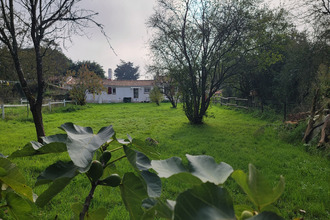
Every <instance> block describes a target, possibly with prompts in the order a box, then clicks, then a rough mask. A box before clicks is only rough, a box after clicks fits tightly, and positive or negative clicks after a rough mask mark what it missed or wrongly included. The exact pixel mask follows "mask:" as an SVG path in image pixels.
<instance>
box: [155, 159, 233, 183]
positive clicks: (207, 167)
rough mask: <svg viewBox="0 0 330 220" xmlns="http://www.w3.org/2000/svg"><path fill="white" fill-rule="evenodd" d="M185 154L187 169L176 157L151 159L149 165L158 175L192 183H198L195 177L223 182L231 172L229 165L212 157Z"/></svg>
mask: <svg viewBox="0 0 330 220" xmlns="http://www.w3.org/2000/svg"><path fill="white" fill-rule="evenodd" d="M186 156H187V159H188V161H189V165H190V166H189V168H190V169H189V170H188V169H186V168H185V166H184V165H183V164H182V160H181V158H178V157H172V158H169V159H167V160H152V161H151V167H152V169H154V170H155V171H156V172H157V173H158V175H159V177H163V178H172V179H177V180H179V181H184V182H187V183H192V184H200V181H199V180H196V177H197V178H198V179H200V180H201V181H202V182H213V183H215V184H217V185H218V184H223V183H224V182H225V181H226V180H227V178H228V177H229V176H230V174H231V173H232V172H233V168H232V167H231V166H230V165H228V164H226V163H223V162H222V163H220V164H217V163H216V162H215V161H214V159H213V157H210V156H205V155H201V156H192V155H189V154H187V155H186Z"/></svg>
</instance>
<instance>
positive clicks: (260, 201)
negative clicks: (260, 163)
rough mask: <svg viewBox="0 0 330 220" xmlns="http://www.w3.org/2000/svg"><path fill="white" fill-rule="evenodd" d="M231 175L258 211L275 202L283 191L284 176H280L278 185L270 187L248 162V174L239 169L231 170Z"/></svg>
mask: <svg viewBox="0 0 330 220" xmlns="http://www.w3.org/2000/svg"><path fill="white" fill-rule="evenodd" d="M232 177H233V179H234V180H235V181H236V182H237V184H238V185H240V187H241V188H242V189H243V191H244V192H245V193H246V194H247V195H248V197H249V198H250V200H251V201H252V202H253V203H254V204H255V205H256V206H257V208H258V210H259V211H260V210H262V208H263V207H266V206H268V205H270V204H271V203H273V202H275V201H276V200H277V199H278V198H279V197H280V196H281V194H282V193H283V191H284V185H285V183H284V177H282V176H280V181H279V183H278V185H277V186H276V187H274V188H272V187H271V185H270V184H269V182H268V181H267V180H266V179H265V178H264V177H263V176H262V175H261V174H260V173H259V172H258V170H257V169H256V168H255V167H254V166H253V165H252V164H249V176H247V175H246V174H245V173H244V172H243V171H241V170H236V171H235V172H233V174H232Z"/></svg>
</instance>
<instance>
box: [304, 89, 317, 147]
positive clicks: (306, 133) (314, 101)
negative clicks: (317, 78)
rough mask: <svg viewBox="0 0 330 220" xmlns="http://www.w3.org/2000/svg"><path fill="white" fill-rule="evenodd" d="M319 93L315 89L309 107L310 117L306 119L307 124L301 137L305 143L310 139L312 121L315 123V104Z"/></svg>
mask: <svg viewBox="0 0 330 220" xmlns="http://www.w3.org/2000/svg"><path fill="white" fill-rule="evenodd" d="M319 93H320V89H316V91H315V95H314V98H313V104H312V109H311V115H310V117H311V118H310V119H309V121H308V125H307V128H306V131H305V135H304V137H303V139H302V141H303V142H305V143H307V142H309V141H310V137H311V134H312V131H313V130H314V128H313V126H314V123H315V121H314V117H315V112H316V105H317V101H318V96H319Z"/></svg>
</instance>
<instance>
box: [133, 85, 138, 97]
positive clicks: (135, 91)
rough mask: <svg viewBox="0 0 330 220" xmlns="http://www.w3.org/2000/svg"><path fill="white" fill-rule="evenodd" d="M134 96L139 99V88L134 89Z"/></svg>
mask: <svg viewBox="0 0 330 220" xmlns="http://www.w3.org/2000/svg"><path fill="white" fill-rule="evenodd" d="M133 95H134V98H135V99H138V98H139V88H134V89H133Z"/></svg>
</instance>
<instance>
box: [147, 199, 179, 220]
mask: <svg viewBox="0 0 330 220" xmlns="http://www.w3.org/2000/svg"><path fill="white" fill-rule="evenodd" d="M142 207H143V208H145V209H146V211H145V213H144V215H143V218H142V219H143V220H146V219H155V218H156V217H157V218H165V219H172V216H173V213H174V207H172V206H171V205H170V204H169V203H168V202H162V201H161V200H160V199H154V198H147V199H145V200H143V202H142Z"/></svg>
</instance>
